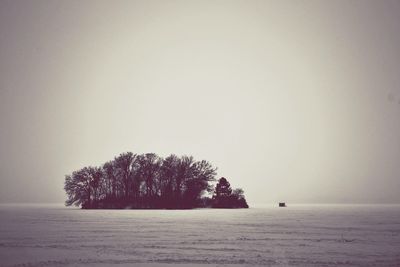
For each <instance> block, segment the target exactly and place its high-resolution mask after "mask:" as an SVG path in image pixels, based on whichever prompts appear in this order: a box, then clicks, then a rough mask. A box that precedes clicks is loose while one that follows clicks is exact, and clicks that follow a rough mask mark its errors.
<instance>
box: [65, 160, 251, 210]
mask: <svg viewBox="0 0 400 267" xmlns="http://www.w3.org/2000/svg"><path fill="white" fill-rule="evenodd" d="M216 171H217V168H215V167H213V166H212V165H211V164H210V163H209V162H208V161H206V160H201V161H195V160H194V158H193V157H192V156H182V157H178V156H176V155H173V154H172V155H170V156H168V157H166V158H162V157H159V156H157V155H156V154H154V153H147V154H139V155H138V154H133V153H131V152H126V153H122V154H120V155H119V156H117V157H115V158H114V160H111V161H108V162H106V163H105V164H103V165H102V166H100V167H84V168H82V169H80V170H77V171H74V172H73V173H72V174H70V175H66V176H65V185H64V189H65V191H66V193H67V200H66V202H65V204H66V205H67V206H70V205H75V206H81V207H82V208H83V209H98V208H100V209H121V208H133V209H143V208H147V209H151V208H153V209H154V208H167V209H168V208H169V209H190V208H198V207H214V208H248V205H247V203H246V200H245V197H244V195H243V190H242V189H236V190H232V189H231V187H230V184H229V182H228V181H227V180H226V179H225V178H223V177H222V178H221V179H220V180H219V182H218V183H217V185H216V187H215V189H214V187H213V185H212V182H214V181H215V176H216V174H217V173H216ZM206 192H208V193H214V194H213V195H212V197H211V198H210V197H207V196H204V194H205V193H206Z"/></svg>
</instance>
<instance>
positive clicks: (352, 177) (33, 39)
mask: <svg viewBox="0 0 400 267" xmlns="http://www.w3.org/2000/svg"><path fill="white" fill-rule="evenodd" d="M399 13H400V3H399V1H385V0H384V1H258V0H254V1H235V0H234V1H183V0H182V1H174V0H172V1H113V2H112V3H111V2H110V1H90V0H89V1H83V2H82V1H48V0H38V1H7V0H2V1H0V147H1V149H0V202H3V203H4V202H8V203H9V202H57V203H59V202H63V201H65V194H64V192H63V189H62V188H63V182H64V175H66V174H69V173H71V172H72V171H74V170H77V169H79V168H81V167H83V166H90V165H100V164H102V163H104V162H105V161H107V160H109V159H112V158H113V157H114V156H116V155H118V154H119V153H122V152H126V151H132V152H134V153H147V152H154V153H157V154H159V155H160V156H163V157H166V156H168V155H169V154H170V153H175V154H177V155H193V156H194V157H195V158H196V159H199V160H201V159H206V160H208V161H210V162H211V163H212V164H213V165H215V166H217V167H218V168H219V169H218V175H219V176H224V177H228V178H229V181H231V183H232V185H233V186H234V187H242V188H243V189H244V191H245V194H246V197H247V200H248V202H249V203H250V204H251V203H253V204H254V203H260V204H262V203H276V202H277V201H279V200H283V201H288V202H292V203H293V202H301V203H310V202H311V203H339V202H340V203H400V179H399V176H400V164H398V159H399V158H400V139H399V136H400V120H399V115H400V91H399V90H400V86H399V85H400V80H399V79H400V78H399V77H400V53H399V47H400V31H399V30H398V29H399V28H400V19H399Z"/></svg>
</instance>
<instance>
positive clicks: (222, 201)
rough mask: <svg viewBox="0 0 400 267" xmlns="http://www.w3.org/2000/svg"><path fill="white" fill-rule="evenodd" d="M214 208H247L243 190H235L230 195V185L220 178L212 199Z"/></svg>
mask: <svg viewBox="0 0 400 267" xmlns="http://www.w3.org/2000/svg"><path fill="white" fill-rule="evenodd" d="M212 200H213V201H212V206H213V207H214V208H248V207H249V206H248V205H247V202H246V199H245V198H244V195H243V189H240V188H239V189H235V190H234V191H233V193H232V188H231V185H230V183H229V182H228V180H227V179H226V178H225V177H221V178H220V179H219V181H218V183H217V185H216V187H215V192H214V195H213V199H212Z"/></svg>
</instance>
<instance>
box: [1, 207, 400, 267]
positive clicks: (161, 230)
mask: <svg viewBox="0 0 400 267" xmlns="http://www.w3.org/2000/svg"><path fill="white" fill-rule="evenodd" d="M178 264H179V265H178ZM110 265H115V266H119V267H125V266H147V267H153V266H171V267H172V266H174V265H178V266H180V267H189V266H190V267H198V266H209V267H211V266H400V206H390V205H388V206H378V205H375V206H374V205H371V206H366V205H358V206H357V205H352V206H351V205H338V206H332V205H320V206H311V205H292V206H289V207H288V208H277V207H272V206H271V207H266V208H251V209H243V210H212V209H203V210H181V211H179V210H178V211H177V210H79V209H74V208H65V207H62V206H59V205H41V206H39V205H28V206H26V205H0V266H100V267H103V266H110Z"/></svg>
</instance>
